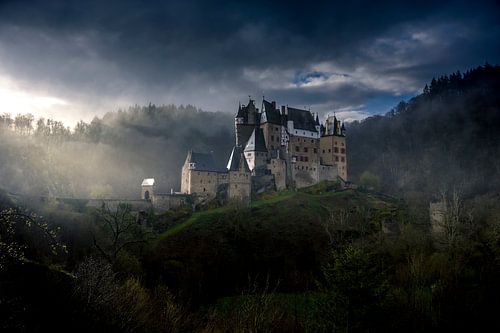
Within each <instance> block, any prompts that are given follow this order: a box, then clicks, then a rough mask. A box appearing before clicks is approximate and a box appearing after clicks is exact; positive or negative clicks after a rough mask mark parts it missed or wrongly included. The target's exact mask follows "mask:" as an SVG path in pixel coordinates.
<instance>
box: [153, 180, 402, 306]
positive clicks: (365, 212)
mask: <svg viewBox="0 0 500 333" xmlns="http://www.w3.org/2000/svg"><path fill="white" fill-rule="evenodd" d="M307 192H314V191H297V192H293V191H285V192H278V193H272V194H267V195H263V196H261V197H260V198H257V200H254V201H253V202H252V203H251V204H250V205H248V206H243V205H240V204H236V203H233V204H230V205H228V206H225V207H220V208H215V209H208V210H204V211H200V212H196V213H194V214H192V215H191V216H189V217H187V218H185V219H183V220H181V221H178V223H177V224H175V225H173V226H171V227H170V228H169V229H167V230H166V231H165V232H163V233H162V234H160V235H159V237H158V239H157V240H156V243H155V245H154V246H153V248H152V249H151V251H150V252H149V253H148V254H147V255H146V257H147V258H146V260H145V261H146V265H147V266H148V271H154V272H155V273H156V276H155V279H157V278H161V279H165V280H167V281H168V284H169V285H178V286H179V287H181V288H185V290H189V289H191V290H192V289H193V288H192V286H193V285H197V286H198V288H196V290H193V292H194V293H195V295H192V296H193V297H195V298H197V297H198V296H199V297H201V295H203V297H207V298H211V297H216V296H220V295H223V294H231V293H232V292H234V291H235V290H237V289H239V288H241V287H244V285H245V284H248V279H249V278H252V279H253V278H258V279H262V278H264V277H265V278H269V279H271V280H272V281H274V283H278V281H279V283H280V286H281V288H283V290H287V289H290V290H291V289H293V290H297V289H298V290H306V289H307V288H308V287H310V286H312V285H313V284H314V283H315V282H314V280H315V277H316V275H317V274H316V273H317V270H318V269H319V268H320V267H321V265H322V262H323V260H324V258H325V256H326V255H327V254H328V253H327V252H328V249H329V248H330V247H329V246H328V244H329V242H330V238H329V236H328V233H327V232H326V229H325V226H328V227H329V228H332V223H333V221H332V218H333V219H335V216H336V215H337V214H339V212H344V213H346V214H348V215H349V221H350V222H349V225H348V226H345V227H343V228H344V229H343V230H341V231H342V232H343V234H344V235H345V237H346V239H348V238H351V239H352V238H357V237H358V236H360V235H361V234H370V233H376V232H378V231H380V230H381V227H382V223H384V222H387V221H393V220H397V219H399V217H400V215H401V214H402V212H403V210H402V206H401V203H400V202H399V201H397V200H395V199H392V198H389V197H386V196H382V195H377V194H373V193H365V192H361V191H357V190H352V189H349V190H343V191H339V192H323V193H317V194H312V193H307ZM332 216H333V217H332ZM336 228H337V229H338V228H339V227H336ZM339 230H340V229H339ZM339 230H336V232H340V231H339Z"/></svg>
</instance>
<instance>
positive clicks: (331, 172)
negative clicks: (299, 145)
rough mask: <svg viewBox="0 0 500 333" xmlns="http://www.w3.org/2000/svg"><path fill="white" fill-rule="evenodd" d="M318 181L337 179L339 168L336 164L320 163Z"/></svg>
mask: <svg viewBox="0 0 500 333" xmlns="http://www.w3.org/2000/svg"><path fill="white" fill-rule="evenodd" d="M318 170H319V172H318V181H319V182H320V181H323V180H329V181H335V180H337V176H338V169H337V167H336V166H335V165H320V166H319V167H318Z"/></svg>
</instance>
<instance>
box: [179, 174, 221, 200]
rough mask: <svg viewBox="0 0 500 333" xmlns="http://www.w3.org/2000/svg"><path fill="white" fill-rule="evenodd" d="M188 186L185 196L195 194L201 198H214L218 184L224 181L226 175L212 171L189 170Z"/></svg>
mask: <svg viewBox="0 0 500 333" xmlns="http://www.w3.org/2000/svg"><path fill="white" fill-rule="evenodd" d="M188 178H189V186H188V191H187V192H186V193H187V194H194V193H196V194H197V195H198V196H202V197H215V195H216V194H217V187H218V185H219V182H221V183H222V182H223V181H224V180H226V182H227V173H220V172H213V171H198V170H189V177H188Z"/></svg>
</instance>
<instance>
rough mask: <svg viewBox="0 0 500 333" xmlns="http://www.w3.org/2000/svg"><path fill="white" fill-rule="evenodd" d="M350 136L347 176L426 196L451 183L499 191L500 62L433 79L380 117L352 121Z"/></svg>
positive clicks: (466, 189)
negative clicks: (406, 100) (421, 90)
mask: <svg viewBox="0 0 500 333" xmlns="http://www.w3.org/2000/svg"><path fill="white" fill-rule="evenodd" d="M347 140H348V147H349V156H348V157H349V167H350V172H351V173H350V174H351V175H352V176H353V179H352V180H354V181H359V180H360V179H361V178H363V180H370V183H373V184H375V185H377V184H379V185H380V188H381V189H382V190H383V191H387V192H391V193H394V194H397V195H403V196H414V195H417V196H419V197H425V198H430V197H433V196H435V195H437V194H438V193H439V192H440V191H441V190H450V189H452V188H456V189H457V190H460V191H461V192H462V193H463V194H464V195H475V194H481V193H485V192H488V191H492V190H495V191H497V190H498V188H500V66H491V65H488V64H486V65H485V66H480V67H478V68H476V69H473V70H470V71H467V72H466V73H465V74H461V73H460V72H456V73H453V74H451V75H449V76H447V75H446V76H442V77H440V78H438V79H437V80H436V79H433V80H432V82H431V83H430V84H429V85H426V86H425V88H424V90H423V93H422V94H420V95H418V96H416V97H415V98H412V99H411V100H409V101H408V102H404V101H403V102H401V103H399V104H398V105H397V106H396V107H395V108H394V109H392V110H391V111H390V112H388V113H387V114H386V115H385V116H374V117H370V118H368V119H365V120H363V121H361V122H355V123H351V124H349V127H348V137H347ZM363 173H364V174H363ZM362 175H363V177H362Z"/></svg>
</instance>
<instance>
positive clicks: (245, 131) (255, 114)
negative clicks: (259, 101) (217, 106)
mask: <svg viewBox="0 0 500 333" xmlns="http://www.w3.org/2000/svg"><path fill="white" fill-rule="evenodd" d="M259 122H260V113H259V109H257V108H256V107H255V101H254V100H252V99H250V100H249V101H248V104H247V105H246V106H241V105H240V106H239V108H238V113H237V114H236V116H235V117H234V127H235V135H236V146H237V147H244V146H245V145H246V143H247V141H248V139H249V138H250V135H252V132H253V130H254V129H255V128H256V127H258V126H259Z"/></svg>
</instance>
